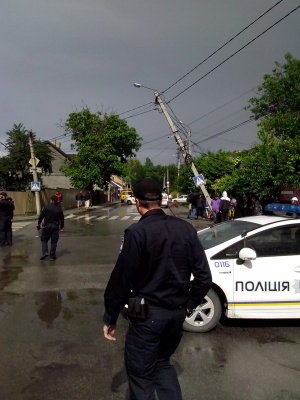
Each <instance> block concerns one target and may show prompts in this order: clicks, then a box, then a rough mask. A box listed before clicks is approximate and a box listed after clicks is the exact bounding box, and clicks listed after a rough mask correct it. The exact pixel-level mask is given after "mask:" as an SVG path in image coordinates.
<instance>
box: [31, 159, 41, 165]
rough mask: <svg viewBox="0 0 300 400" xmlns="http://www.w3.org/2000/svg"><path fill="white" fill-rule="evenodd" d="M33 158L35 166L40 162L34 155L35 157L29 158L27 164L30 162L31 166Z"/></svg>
mask: <svg viewBox="0 0 300 400" xmlns="http://www.w3.org/2000/svg"><path fill="white" fill-rule="evenodd" d="M34 160H35V166H37V165H38V163H39V162H40V160H39V159H38V158H36V157H35V158H31V159H30V160H29V164H31V165H32V166H33V163H34Z"/></svg>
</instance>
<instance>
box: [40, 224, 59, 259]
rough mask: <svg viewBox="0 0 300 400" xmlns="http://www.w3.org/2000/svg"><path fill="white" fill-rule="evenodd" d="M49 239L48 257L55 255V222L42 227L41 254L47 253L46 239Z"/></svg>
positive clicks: (57, 237) (56, 231)
mask: <svg viewBox="0 0 300 400" xmlns="http://www.w3.org/2000/svg"><path fill="white" fill-rule="evenodd" d="M49 239H51V246H50V258H51V257H52V258H53V257H56V255H55V253H56V247H57V242H58V239H59V228H58V225H57V224H47V225H46V226H44V228H42V234H41V241H42V253H43V255H45V254H48V253H49V251H48V241H49Z"/></svg>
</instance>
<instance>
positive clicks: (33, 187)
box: [30, 182, 41, 192]
mask: <svg viewBox="0 0 300 400" xmlns="http://www.w3.org/2000/svg"><path fill="white" fill-rule="evenodd" d="M30 190H31V191H32V192H40V190H41V182H31V189H30Z"/></svg>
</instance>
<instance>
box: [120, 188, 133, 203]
mask: <svg viewBox="0 0 300 400" xmlns="http://www.w3.org/2000/svg"><path fill="white" fill-rule="evenodd" d="M132 195H133V191H132V190H131V189H123V190H121V192H120V200H121V203H124V202H125V199H126V197H127V196H132Z"/></svg>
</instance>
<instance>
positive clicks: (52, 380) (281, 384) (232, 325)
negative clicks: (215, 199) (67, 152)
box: [0, 205, 300, 400]
mask: <svg viewBox="0 0 300 400" xmlns="http://www.w3.org/2000/svg"><path fill="white" fill-rule="evenodd" d="M167 212H169V211H167ZM174 212H176V213H178V212H179V210H174ZM85 214H88V215H89V217H91V218H86V217H84V216H83V215H85ZM185 215H186V213H185V211H183V212H182V213H181V216H182V217H184V218H185ZM137 217H138V214H137V213H136V210H135V208H134V207H133V206H132V207H128V206H119V205H118V206H116V207H107V208H106V207H104V208H99V209H96V210H91V211H89V212H88V213H84V214H81V215H74V217H68V218H67V219H66V229H65V232H64V233H63V234H61V237H60V241H59V244H58V251H57V256H58V258H57V260H56V261H55V262H50V261H40V260H39V257H40V251H41V250H40V240H39V237H38V234H37V231H36V228H35V227H36V223H35V222H32V223H31V224H29V225H28V226H27V227H25V228H23V229H20V230H18V231H17V232H15V233H14V237H15V243H14V245H13V246H12V247H11V248H4V249H1V253H0V262H1V266H0V360H1V362H0V393H1V395H0V396H1V399H2V400H21V399H22V400H42V399H43V400H54V399H55V400H64V399H72V400H77V399H78V400H87V399H89V400H96V399H97V400H102V399H103V400H110V399H114V400H125V399H128V397H127V384H126V376H125V371H124V368H123V349H124V336H125V332H126V325H127V323H126V321H125V320H123V319H122V318H120V319H119V322H118V327H117V342H116V343H110V342H108V341H106V340H104V338H103V335H102V322H101V318H102V313H103V291H104V288H105V286H106V282H107V280H108V277H109V274H110V271H111V270H112V268H113V265H114V262H115V260H116V258H117V255H118V251H119V246H120V240H121V237H122V232H123V230H124V229H125V228H126V227H127V226H128V225H130V224H131V223H134V222H136V220H135V218H137ZM99 218H100V219H99ZM110 218H111V219H110ZM193 224H194V225H195V226H196V227H197V228H203V227H204V226H206V225H207V222H205V221H196V222H193ZM173 362H174V365H175V367H176V369H177V372H178V375H179V379H180V383H181V386H182V391H183V396H184V399H185V400H198V399H207V400H211V399H224V398H226V399H237V400H244V399H245V400H246V399H247V400H248V399H253V400H256V399H262V400H265V399H266V400H269V399H270V400H271V399H272V400H276V399H278V400H279V399H281V400H282V399H283V400H284V399H300V324H299V321H282V320H281V321H269V322H268V321H241V320H240V321H232V320H231V321H229V320H224V321H222V324H219V325H218V327H217V329H215V330H214V331H212V332H210V333H207V334H202V335H200V334H192V333H185V334H184V337H183V340H182V342H181V344H180V346H179V348H178V349H177V351H176V353H175V354H174V357H173ZM170 400H172V399H170Z"/></svg>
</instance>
